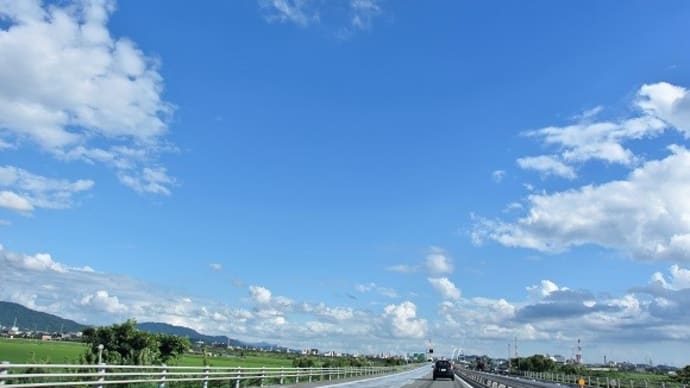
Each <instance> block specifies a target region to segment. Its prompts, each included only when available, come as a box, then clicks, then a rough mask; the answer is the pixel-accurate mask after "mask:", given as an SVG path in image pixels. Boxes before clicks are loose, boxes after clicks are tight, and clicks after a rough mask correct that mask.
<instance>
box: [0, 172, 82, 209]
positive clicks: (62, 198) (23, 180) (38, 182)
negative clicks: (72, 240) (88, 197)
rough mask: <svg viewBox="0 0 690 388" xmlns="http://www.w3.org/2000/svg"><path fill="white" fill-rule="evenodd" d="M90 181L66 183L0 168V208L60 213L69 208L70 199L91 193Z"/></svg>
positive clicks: (65, 181)
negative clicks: (57, 210) (60, 210)
mask: <svg viewBox="0 0 690 388" xmlns="http://www.w3.org/2000/svg"><path fill="white" fill-rule="evenodd" d="M93 185H94V182H93V181H91V180H86V179H80V180H76V181H68V180H63V179H52V178H47V177H44V176H40V175H36V174H32V173H30V172H28V171H26V170H23V169H21V168H17V167H14V166H0V188H6V189H9V190H3V191H0V207H4V208H6V209H10V210H14V211H18V212H25V213H26V212H31V211H33V210H34V209H35V208H49V209H62V208H67V207H70V206H72V197H73V196H74V195H75V194H77V193H81V192H84V191H88V190H90V189H91V188H92V187H93Z"/></svg>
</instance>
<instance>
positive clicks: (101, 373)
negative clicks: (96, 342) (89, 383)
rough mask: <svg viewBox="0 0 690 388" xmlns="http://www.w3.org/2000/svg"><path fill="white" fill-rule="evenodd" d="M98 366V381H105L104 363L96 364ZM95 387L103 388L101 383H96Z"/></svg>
mask: <svg viewBox="0 0 690 388" xmlns="http://www.w3.org/2000/svg"><path fill="white" fill-rule="evenodd" d="M98 366H99V367H100V368H98V375H99V376H98V382H99V383H102V382H104V381H105V363H104V362H102V363H100V364H98ZM96 387H98V388H103V384H98V385H97V386H96Z"/></svg>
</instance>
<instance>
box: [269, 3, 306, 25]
mask: <svg viewBox="0 0 690 388" xmlns="http://www.w3.org/2000/svg"><path fill="white" fill-rule="evenodd" d="M259 5H260V6H261V8H262V9H263V10H264V11H265V12H266V18H267V20H268V21H271V22H273V21H278V22H291V23H295V24H297V25H299V26H302V27H306V26H308V25H309V24H311V23H314V22H318V21H319V12H318V7H317V6H316V4H315V2H314V1H313V0H259Z"/></svg>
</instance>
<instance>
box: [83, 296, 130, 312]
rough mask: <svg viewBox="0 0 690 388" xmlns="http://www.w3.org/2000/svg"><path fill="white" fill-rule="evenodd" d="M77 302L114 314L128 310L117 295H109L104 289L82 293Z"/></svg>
mask: <svg viewBox="0 0 690 388" xmlns="http://www.w3.org/2000/svg"><path fill="white" fill-rule="evenodd" d="M79 304H81V305H82V306H85V307H89V308H93V309H95V310H99V311H105V312H108V313H116V314H119V313H126V312H127V311H128V310H129V309H128V308H127V306H125V305H124V304H122V303H120V300H119V299H118V297H117V296H114V295H113V296H111V295H109V294H108V291H105V290H98V291H96V292H95V293H94V294H87V295H84V296H83V297H82V298H81V300H80V301H79Z"/></svg>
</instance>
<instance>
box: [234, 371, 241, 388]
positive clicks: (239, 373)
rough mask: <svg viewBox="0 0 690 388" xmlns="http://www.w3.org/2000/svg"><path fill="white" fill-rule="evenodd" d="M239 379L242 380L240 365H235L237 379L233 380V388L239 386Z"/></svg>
mask: <svg viewBox="0 0 690 388" xmlns="http://www.w3.org/2000/svg"><path fill="white" fill-rule="evenodd" d="M240 380H242V367H241V366H238V367H237V380H235V388H240Z"/></svg>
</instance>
